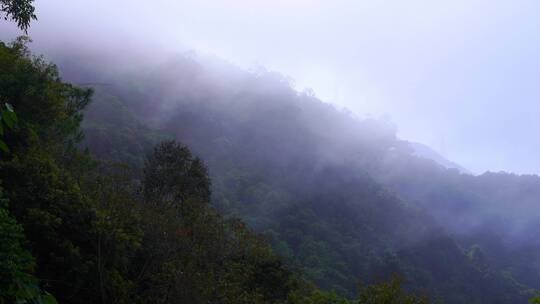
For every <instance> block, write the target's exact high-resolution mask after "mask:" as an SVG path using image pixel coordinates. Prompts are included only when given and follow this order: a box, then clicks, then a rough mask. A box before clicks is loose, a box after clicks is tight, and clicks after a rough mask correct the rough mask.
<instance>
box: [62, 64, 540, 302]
mask: <svg viewBox="0 0 540 304" xmlns="http://www.w3.org/2000/svg"><path fill="white" fill-rule="evenodd" d="M84 55H86V57H84V56H83V57H81V58H85V59H84V60H78V59H77V55H76V54H67V55H66V56H65V57H59V58H58V59H57V61H58V62H60V64H61V67H62V71H64V75H65V77H66V78H67V79H70V80H72V81H74V82H76V83H81V84H90V86H92V87H94V88H95V90H96V95H95V100H94V103H93V104H92V105H91V106H90V107H89V109H88V111H87V112H86V114H87V118H88V120H87V123H86V131H87V134H88V135H87V138H86V141H85V144H84V146H85V147H87V148H88V149H89V150H90V151H94V152H93V153H95V154H96V155H97V156H99V157H101V158H105V159H111V160H115V161H125V162H129V163H131V164H132V165H133V166H135V167H137V166H140V164H141V163H142V158H141V157H140V155H141V154H140V151H145V150H146V149H148V148H149V147H151V146H152V143H153V141H154V140H155V139H156V138H159V137H160V136H162V137H166V138H174V139H177V140H180V141H181V142H183V143H185V144H187V145H188V146H189V147H190V148H191V149H192V150H193V151H194V152H195V153H196V154H197V155H200V156H201V157H202V159H203V160H204V161H205V162H206V163H207V164H208V167H209V172H210V175H211V177H212V180H213V187H212V189H213V196H212V204H213V205H214V206H215V207H216V208H217V209H218V210H220V212H221V213H222V214H226V215H234V216H239V217H241V218H244V219H245V220H246V221H247V223H248V224H249V225H250V226H251V227H253V228H254V229H256V230H257V231H260V232H263V233H265V234H267V235H269V236H270V237H271V239H272V244H273V246H274V248H275V250H277V252H278V253H279V254H280V255H282V256H285V257H286V258H287V259H289V260H290V261H292V262H293V263H294V264H296V265H299V266H301V267H302V268H304V269H305V271H306V275H307V276H308V278H309V279H311V280H313V281H314V282H315V283H316V284H317V285H318V286H320V287H321V288H323V289H327V290H336V291H337V292H338V293H340V294H343V295H346V296H349V297H351V296H353V295H354V293H355V285H356V282H357V280H360V281H362V282H379V281H381V280H383V281H384V280H388V279H389V278H390V276H391V275H392V274H394V273H398V274H400V275H402V276H403V277H404V278H406V284H405V286H406V287H407V288H408V289H409V290H412V291H416V292H424V293H428V294H429V295H430V296H431V297H432V298H433V299H441V300H444V301H445V302H446V303H485V302H491V303H512V302H519V301H525V299H526V298H528V297H530V296H532V295H533V294H534V292H533V289H534V288H537V287H538V286H540V285H539V284H538V283H539V282H538V281H535V279H533V278H534V276H535V275H534V274H535V273H537V272H536V271H534V270H531V269H530V268H528V269H525V268H524V267H526V263H525V262H524V261H528V262H532V260H534V258H533V259H532V260H531V259H529V254H528V253H526V251H525V252H524V251H522V250H521V249H522V247H514V245H515V244H507V243H505V242H504V240H502V239H500V237H499V234H491V233H490V232H489V231H491V229H499V228H500V229H502V226H500V225H498V223H497V222H496V221H495V222H493V221H492V222H489V221H487V219H488V218H493V216H494V214H497V216H499V218H500V217H503V218H504V219H505V223H507V224H508V225H512V226H513V225H514V224H516V225H517V222H513V219H515V217H513V216H512V215H511V214H505V213H503V211H504V201H501V198H499V197H495V196H494V193H493V192H491V191H486V189H485V188H484V181H485V180H487V178H486V176H479V177H474V176H471V175H465V174H460V173H459V172H458V171H456V170H452V169H450V170H448V169H445V168H443V167H442V166H440V165H438V164H436V163H435V162H433V161H430V160H426V159H422V158H419V157H416V156H415V153H414V151H413V150H412V149H411V147H410V146H409V143H408V142H405V141H401V140H400V139H398V138H396V136H395V129H394V126H393V125H392V124H391V123H389V122H386V121H378V120H374V119H360V118H358V117H355V116H354V115H352V114H350V113H347V112H344V111H341V110H338V109H335V108H334V107H333V106H331V105H329V104H326V103H324V102H321V101H320V100H318V99H317V98H316V97H314V96H313V95H311V94H309V93H299V92H296V91H295V90H294V89H292V88H291V85H290V83H289V81H288V80H287V79H286V78H285V77H282V76H281V75H279V74H277V73H273V72H267V71H265V70H257V71H252V72H244V71H242V70H240V69H238V68H236V67H234V66H232V65H229V64H227V63H224V62H221V61H219V60H216V59H214V58H211V59H210V60H208V59H207V58H204V56H201V57H197V56H195V57H193V55H190V56H176V57H174V58H171V59H169V60H166V61H163V62H159V60H157V61H153V62H152V63H148V64H145V60H144V59H142V60H139V62H141V64H140V65H129V66H128V65H124V63H125V62H122V60H121V59H118V60H114V59H113V58H114V57H112V58H111V57H107V55H104V54H102V56H105V58H106V59H105V62H116V64H112V65H111V64H108V65H107V68H106V69H101V68H99V64H98V63H96V64H94V63H92V61H91V60H89V58H92V57H96V55H95V54H84ZM97 57H99V56H97ZM62 58H64V60H62ZM80 63H82V64H80ZM96 66H98V68H96ZM115 117H120V118H121V119H115ZM493 175H495V176H501V178H503V179H504V176H505V175H504V174H493ZM527 178H528V177H517V176H516V177H515V179H516V180H518V181H517V183H520V181H525V180H526V179H527ZM501 183H505V182H504V181H501ZM497 184H498V182H497ZM518 193H519V191H518V192H507V195H508V197H506V199H512V200H517V201H519V202H523V204H531V203H532V204H534V196H527V199H525V197H520V196H519V195H517V194H518ZM464 198H467V199H466V200H465V199H464ZM531 200H532V201H531ZM523 208H524V209H519V210H522V211H521V212H522V213H526V211H525V210H526V206H523ZM516 212H520V211H516ZM475 219H486V222H485V225H486V226H483V227H482V229H473V227H472V225H473V224H478V223H477V222H475V221H474V220H475ZM513 227H514V226H513ZM515 227H517V226H515ZM476 228H479V226H478V227H476ZM481 232H483V233H481ZM516 232H517V231H516ZM524 244H525V243H524ZM533 244H534V243H533V242H530V243H528V244H527V245H528V246H534V245H533ZM505 246H506V247H505ZM528 248H530V249H531V251H529V252H534V250H533V249H532V247H528ZM511 252H519V253H520V254H522V255H523V257H522V258H520V259H511V258H509V256H510V255H511V254H512V253H511ZM488 261H489V262H488Z"/></svg>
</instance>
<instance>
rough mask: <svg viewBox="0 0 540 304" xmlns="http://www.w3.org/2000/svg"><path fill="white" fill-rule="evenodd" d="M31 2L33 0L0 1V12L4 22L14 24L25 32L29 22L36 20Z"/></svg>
mask: <svg viewBox="0 0 540 304" xmlns="http://www.w3.org/2000/svg"><path fill="white" fill-rule="evenodd" d="M33 2H34V0H0V11H1V12H2V13H4V19H5V20H12V21H14V22H16V23H17V26H18V27H19V28H20V29H22V30H24V31H25V32H26V31H27V30H28V27H29V26H30V22H31V21H32V20H36V19H37V17H36V15H35V14H34V10H35V9H34V6H33Z"/></svg>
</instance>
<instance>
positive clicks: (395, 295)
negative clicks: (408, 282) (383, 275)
mask: <svg viewBox="0 0 540 304" xmlns="http://www.w3.org/2000/svg"><path fill="white" fill-rule="evenodd" d="M402 283H403V279H401V278H399V277H398V276H393V277H392V280H391V281H389V282H385V283H381V284H379V285H367V286H363V285H361V286H360V297H359V303H362V304H387V303H400V304H427V303H429V302H428V300H427V298H426V297H417V296H414V295H410V294H407V293H405V292H404V291H403V289H402V287H401V286H402Z"/></svg>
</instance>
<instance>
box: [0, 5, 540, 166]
mask: <svg viewBox="0 0 540 304" xmlns="http://www.w3.org/2000/svg"><path fill="white" fill-rule="evenodd" d="M539 6H540V5H539V4H538V3H536V2H535V1H518V2H515V1H513V2H504V1H497V2H492V1H453V2H452V3H450V2H448V3H436V4H435V3H425V2H424V1H408V2H406V3H404V2H401V1H381V2H368V1H362V2H359V1H347V0H340V1H333V2H332V3H328V2H326V1H257V2H248V1H240V0H232V1H220V2H219V3H216V1H182V2H176V1H156V2H153V3H152V5H148V3H146V2H143V1H114V2H113V3H111V2H110V1H92V2H88V1H71V2H70V1H57V0H55V1H37V2H36V12H37V14H38V16H39V21H38V22H35V26H33V27H31V29H30V32H29V35H30V36H31V37H32V39H33V40H34V45H35V47H36V48H37V49H39V50H42V53H44V54H45V55H46V56H49V57H51V58H53V57H54V53H51V52H55V51H56V50H57V48H58V46H62V47H69V46H70V45H73V46H74V47H87V48H92V47H95V48H99V49H101V50H107V49H108V50H114V49H117V48H118V47H120V46H122V47H125V46H126V45H130V47H129V48H130V50H132V51H133V52H140V53H142V54H144V53H148V52H155V51H156V50H159V51H162V52H168V53H175V52H180V53H184V52H186V51H189V50H194V51H195V52H201V53H205V54H210V55H214V56H217V57H220V58H223V59H224V60H227V61H230V62H232V63H234V64H236V65H238V66H240V67H242V68H244V69H250V68H253V67H258V66H264V67H266V68H267V69H269V70H273V71H278V72H280V73H282V74H284V75H287V76H288V77H290V78H291V79H293V80H294V85H295V88H296V89H297V90H299V91H302V90H304V89H306V88H311V89H313V90H314V92H315V94H316V96H317V97H319V98H320V99H322V100H324V101H325V102H329V103H333V104H335V105H337V106H338V107H346V108H348V109H350V110H351V111H353V112H354V113H356V114H357V115H359V116H361V117H374V118H379V117H389V118H390V119H391V120H392V121H393V122H394V123H395V125H397V127H398V136H399V137H400V138H403V139H406V140H410V141H413V142H419V143H423V144H426V145H428V146H430V147H432V148H433V149H435V150H436V151H438V152H439V153H440V154H442V155H443V156H444V157H445V158H447V159H449V160H451V161H453V162H456V163H457V164H459V165H461V166H463V167H465V168H466V169H468V170H470V171H472V172H474V173H477V174H480V173H483V172H485V171H495V172H497V171H501V170H504V171H508V172H515V173H539V172H540V160H538V158H537V157H536V155H538V153H539V152H540V144H538V143H537V141H536V140H534V138H535V137H536V131H535V130H538V128H539V127H540V126H539V125H538V124H539V122H538V120H537V119H536V117H538V114H540V113H538V111H539V108H538V107H537V106H536V104H537V99H538V98H539V97H540V92H539V91H538V89H537V84H536V80H537V79H538V77H539V75H538V73H539V72H538V71H540V69H539V60H538V58H537V56H536V54H538V48H539V38H540V37H539V36H540V33H539V31H538V26H539V24H538V22H540V21H538V18H536V14H535V12H536V11H538V9H539ZM0 26H1V28H2V31H1V32H0V35H1V38H2V39H4V40H9V38H13V37H15V36H16V35H18V34H20V32H18V31H17V30H16V29H15V28H14V26H13V25H11V24H8V23H6V22H4V21H2V23H0Z"/></svg>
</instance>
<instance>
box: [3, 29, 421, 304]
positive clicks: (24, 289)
mask: <svg viewBox="0 0 540 304" xmlns="http://www.w3.org/2000/svg"><path fill="white" fill-rule="evenodd" d="M26 42H27V40H26V39H23V38H22V39H19V40H17V41H15V42H14V43H12V44H10V45H6V44H3V43H0V92H1V98H2V100H3V101H9V103H10V105H11V106H12V107H13V108H14V109H15V112H16V115H17V123H16V124H14V125H13V127H12V128H10V129H9V130H5V131H4V132H3V133H2V135H3V136H2V139H3V140H4V141H5V143H6V145H7V146H8V147H9V150H8V151H4V152H3V154H2V158H1V160H0V180H1V181H2V188H1V190H2V191H1V193H2V199H1V202H2V203H1V206H0V217H1V221H0V274H1V276H0V301H1V302H2V303H15V302H16V303H57V302H58V303H299V304H302V303H305V304H310V303H357V302H358V303H386V302H385V301H393V302H395V303H424V302H426V300H425V299H423V298H417V297H414V296H411V295H408V294H406V293H405V292H404V291H403V290H402V289H401V279H400V278H398V277H394V278H393V279H392V280H391V281H389V282H387V283H383V284H379V285H362V286H361V288H360V291H361V292H360V294H359V296H358V297H359V298H358V300H350V301H349V300H347V299H345V298H343V297H341V296H339V295H337V294H336V293H332V292H330V293H326V292H322V291H320V290H318V289H317V288H316V287H315V286H314V285H313V284H312V283H310V282H309V280H307V279H305V277H304V276H303V274H302V271H301V269H299V268H298V267H296V266H295V265H293V264H292V263H288V262H287V261H286V260H284V259H283V258H281V257H279V256H278V255H277V254H276V253H275V252H274V251H273V250H272V248H271V246H270V244H269V243H268V241H267V240H268V238H267V237H264V236H263V235H260V234H257V233H254V232H252V231H251V229H250V228H248V226H247V225H246V224H245V223H244V222H243V221H242V220H241V219H239V218H237V217H233V216H227V217H223V216H221V215H220V214H219V213H218V212H216V211H215V208H213V207H212V206H211V204H210V197H211V184H212V182H211V179H210V177H209V175H208V172H207V168H206V166H205V164H204V163H203V162H202V161H201V160H200V159H199V158H198V157H195V156H193V155H192V153H191V151H190V150H189V149H188V148H187V147H186V146H184V145H182V144H180V143H178V142H176V141H173V140H163V141H161V143H158V144H156V145H155V147H154V148H152V149H149V150H148V151H147V152H148V153H147V154H146V156H144V155H137V157H135V158H136V159H138V158H139V157H140V158H143V159H144V161H143V162H142V163H140V164H139V165H140V167H139V166H136V165H131V166H130V165H127V163H128V162H129V161H130V160H131V158H129V157H127V158H126V159H125V160H126V162H124V163H120V162H116V161H115V162H112V161H105V160H102V161H99V160H97V159H96V158H93V157H92V156H91V155H90V153H89V152H88V151H82V150H80V149H79V145H80V144H79V142H80V140H81V139H82V138H83V135H84V134H83V131H82V130H81V128H80V126H81V122H83V115H82V113H83V111H84V109H85V108H86V107H87V106H88V104H89V103H90V101H91V98H92V93H93V92H92V90H91V89H87V88H80V87H76V86H73V85H71V84H69V83H66V82H63V81H62V80H61V79H60V78H59V74H58V70H57V68H56V67H55V66H54V65H52V64H50V63H48V62H47V61H45V60H44V59H42V58H40V57H34V56H32V55H31V53H30V52H29V50H28V49H27V47H26ZM103 114H104V115H111V116H109V117H108V118H106V117H105V116H103V118H104V119H111V120H110V122H117V123H122V121H123V120H122V115H124V114H122V113H118V111H117V110H115V111H114V112H108V113H103ZM116 115H120V116H116ZM129 126H130V125H129V124H126V126H125V127H128V128H129ZM135 126H137V124H135ZM103 127H105V128H107V127H108V125H103ZM142 130H144V129H142ZM107 132H113V133H116V132H119V133H116V134H120V133H122V134H124V135H125V136H128V137H131V136H134V137H133V138H129V140H133V141H134V142H138V141H139V140H138V139H137V138H136V137H138V136H141V137H142V136H144V135H145V134H144V132H140V133H139V132H136V133H124V132H123V131H121V130H114V129H110V130H108V131H107ZM109 138H110V139H111V142H110V145H108V146H105V148H107V149H113V148H114V147H115V145H121V146H117V147H116V148H117V149H120V150H124V149H128V150H127V151H130V152H131V153H136V150H130V148H129V147H128V146H122V144H121V143H120V142H119V141H118V140H117V138H116V137H114V136H111V137H109ZM104 139H105V138H104ZM150 139H155V140H156V141H157V140H161V139H162V138H160V137H159V136H151V137H150ZM141 142H143V143H144V140H141ZM111 153H112V154H111V155H114V152H112V151H111ZM118 157H119V158H122V156H121V155H120V156H118Z"/></svg>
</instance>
